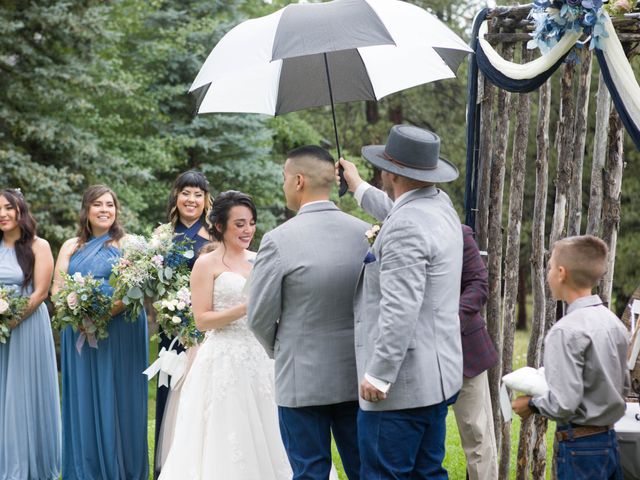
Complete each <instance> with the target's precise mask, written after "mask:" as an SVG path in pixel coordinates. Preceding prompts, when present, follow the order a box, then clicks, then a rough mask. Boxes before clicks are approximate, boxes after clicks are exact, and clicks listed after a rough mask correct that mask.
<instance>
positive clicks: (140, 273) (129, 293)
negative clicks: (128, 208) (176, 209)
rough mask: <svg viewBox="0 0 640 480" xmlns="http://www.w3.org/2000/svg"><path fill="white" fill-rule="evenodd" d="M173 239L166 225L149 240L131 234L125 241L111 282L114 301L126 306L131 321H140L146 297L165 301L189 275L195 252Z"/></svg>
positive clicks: (169, 227) (170, 229)
mask: <svg viewBox="0 0 640 480" xmlns="http://www.w3.org/2000/svg"><path fill="white" fill-rule="evenodd" d="M173 237H174V231H173V227H172V225H171V224H170V223H167V224H164V225H160V226H159V227H158V228H157V229H156V230H155V232H154V233H153V236H152V237H151V239H149V240H147V239H146V238H144V237H142V236H139V235H130V236H127V237H126V238H125V239H124V241H123V242H122V256H121V257H120V259H119V260H118V262H117V263H116V264H115V265H114V266H113V269H112V270H111V278H110V279H109V283H110V284H111V285H112V286H113V287H114V289H115V291H114V298H119V299H121V300H122V302H123V303H124V304H125V305H126V306H127V310H128V311H129V318H130V319H131V320H134V319H136V318H138V315H139V314H140V312H141V311H142V309H143V308H144V299H145V297H149V298H152V299H154V300H155V299H158V298H162V297H164V295H165V294H166V293H167V291H168V290H171V289H174V290H177V288H176V287H175V286H176V284H177V283H178V281H179V277H180V275H183V274H186V275H187V276H188V274H189V266H188V262H189V259H191V258H193V255H194V253H193V249H192V248H191V246H190V245H188V244H187V243H186V242H175V243H174V241H173Z"/></svg>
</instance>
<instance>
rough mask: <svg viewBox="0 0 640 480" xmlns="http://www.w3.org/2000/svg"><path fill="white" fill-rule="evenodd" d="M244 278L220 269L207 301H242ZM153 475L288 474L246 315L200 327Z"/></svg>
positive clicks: (250, 478) (266, 370)
mask: <svg viewBox="0 0 640 480" xmlns="http://www.w3.org/2000/svg"><path fill="white" fill-rule="evenodd" d="M245 282H246V280H245V278H244V277H243V276H242V275H240V274H237V273H235V272H224V273H222V274H220V275H219V276H218V278H216V280H215V285H214V292H215V293H214V309H215V310H225V309H227V308H230V307H233V306H235V305H238V304H239V303H242V302H244V301H246V299H245V298H244V295H243V287H244V285H245ZM182 388H183V390H182V394H181V397H180V405H179V406H178V417H177V422H176V427H175V434H174V437H173V442H172V444H171V449H170V451H169V455H168V457H167V460H166V462H165V464H164V465H163V468H162V473H161V475H160V479H161V480H183V479H185V480H200V479H202V480H205V479H206V480H218V479H219V480H289V479H290V478H291V477H292V473H291V467H290V465H289V461H288V459H287V455H286V453H285V449H284V446H283V445H282V439H281V437H280V430H279V426H278V412H277V407H276V403H275V398H274V378H273V361H272V360H270V359H269V358H268V357H267V354H266V353H265V351H264V350H263V349H262V346H261V345H260V344H259V343H258V341H257V340H256V339H255V337H254V336H253V334H252V333H251V332H250V331H249V328H248V327H247V319H246V317H242V318H240V319H238V320H236V321H235V322H233V323H231V324H230V325H228V326H226V327H224V328H220V329H216V330H211V331H209V332H207V334H206V337H205V340H204V342H203V343H202V345H201V346H200V350H199V351H198V354H197V357H196V359H195V361H194V363H193V366H192V367H191V370H190V371H189V374H188V376H187V378H186V380H185V383H184V385H183V387H182Z"/></svg>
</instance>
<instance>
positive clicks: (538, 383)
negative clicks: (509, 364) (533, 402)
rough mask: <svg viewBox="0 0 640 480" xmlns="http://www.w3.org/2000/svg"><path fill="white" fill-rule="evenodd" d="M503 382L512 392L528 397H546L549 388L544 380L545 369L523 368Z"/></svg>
mask: <svg viewBox="0 0 640 480" xmlns="http://www.w3.org/2000/svg"><path fill="white" fill-rule="evenodd" d="M502 382H503V383H504V384H505V385H506V386H507V387H509V388H510V389H511V390H515V391H518V392H522V393H524V394H526V395H544V394H545V393H547V392H548V391H549V386H548V385H547V381H546V380H545V378H544V367H541V368H539V369H537V370H536V369H535V368H531V367H522V368H519V369H518V370H516V371H515V372H511V373H508V374H507V375H505V376H504V377H502Z"/></svg>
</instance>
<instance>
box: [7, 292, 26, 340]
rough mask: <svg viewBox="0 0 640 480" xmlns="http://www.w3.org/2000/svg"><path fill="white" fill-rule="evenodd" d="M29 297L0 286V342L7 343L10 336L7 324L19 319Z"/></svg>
mask: <svg viewBox="0 0 640 480" xmlns="http://www.w3.org/2000/svg"><path fill="white" fill-rule="evenodd" d="M28 304H29V298H28V297H23V296H21V295H18V294H17V293H16V292H15V291H14V290H12V289H10V288H7V287H0V343H7V340H9V337H10V336H11V329H10V328H9V325H10V324H11V323H12V322H16V321H20V320H21V319H22V314H23V313H24V311H25V309H26V308H27V305H28Z"/></svg>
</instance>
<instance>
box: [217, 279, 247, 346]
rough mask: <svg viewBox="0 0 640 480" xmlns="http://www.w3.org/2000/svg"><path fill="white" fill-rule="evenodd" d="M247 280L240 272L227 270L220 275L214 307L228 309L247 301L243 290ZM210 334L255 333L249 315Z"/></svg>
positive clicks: (241, 334)
mask: <svg viewBox="0 0 640 480" xmlns="http://www.w3.org/2000/svg"><path fill="white" fill-rule="evenodd" d="M246 282H247V280H246V279H245V278H244V277H243V276H242V275H240V274H239V273H236V272H232V271H226V272H222V273H221V274H220V275H218V278H216V279H215V283H214V288H213V308H214V310H216V311H220V310H226V309H228V308H231V307H235V306H236V305H238V304H240V303H243V302H246V301H247V299H246V296H245V293H244V292H243V289H244V286H245V283H246ZM210 335H225V336H227V335H233V336H237V335H240V336H243V335H253V334H252V333H251V331H250V330H249V327H248V326H247V317H246V316H244V317H242V318H239V319H237V320H236V321H234V322H231V323H230V324H229V325H227V326H225V327H223V328H217V329H215V330H210V331H209V332H207V336H210Z"/></svg>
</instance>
